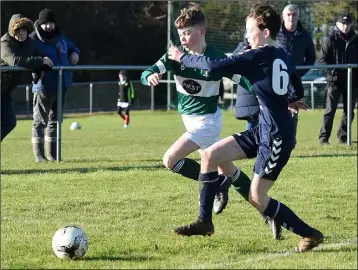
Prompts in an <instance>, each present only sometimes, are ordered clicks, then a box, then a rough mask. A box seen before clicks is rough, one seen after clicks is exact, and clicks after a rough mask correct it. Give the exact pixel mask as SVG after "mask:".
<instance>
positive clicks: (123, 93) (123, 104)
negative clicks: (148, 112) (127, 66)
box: [117, 70, 134, 128]
mask: <svg viewBox="0 0 358 270" xmlns="http://www.w3.org/2000/svg"><path fill="white" fill-rule="evenodd" d="M118 78H119V81H118V87H119V93H118V101H117V113H118V114H119V116H120V117H121V118H122V119H123V121H124V125H123V127H124V128H127V127H128V126H129V110H130V108H131V105H132V103H133V101H134V88H133V84H132V82H131V81H130V80H129V79H128V76H127V71H126V70H121V71H120V72H119V73H118ZM122 110H124V115H123V113H122Z"/></svg>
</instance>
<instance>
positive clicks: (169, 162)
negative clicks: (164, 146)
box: [163, 152, 177, 170]
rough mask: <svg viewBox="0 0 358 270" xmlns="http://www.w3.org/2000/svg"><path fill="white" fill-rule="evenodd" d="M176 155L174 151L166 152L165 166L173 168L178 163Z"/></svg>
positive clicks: (164, 157)
mask: <svg viewBox="0 0 358 270" xmlns="http://www.w3.org/2000/svg"><path fill="white" fill-rule="evenodd" d="M176 162H177V161H176V160H175V156H174V155H173V154H172V153H168V152H166V153H165V154H164V156H163V164H164V166H165V168H167V169H169V170H171V169H172V168H173V167H174V165H175V164H176Z"/></svg>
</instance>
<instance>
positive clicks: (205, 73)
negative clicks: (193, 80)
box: [203, 70, 209, 79]
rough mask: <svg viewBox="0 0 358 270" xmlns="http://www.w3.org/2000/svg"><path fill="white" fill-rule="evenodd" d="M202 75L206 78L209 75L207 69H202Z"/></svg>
mask: <svg viewBox="0 0 358 270" xmlns="http://www.w3.org/2000/svg"><path fill="white" fill-rule="evenodd" d="M203 76H204V77H205V79H207V78H208V77H209V71H207V70H204V71H203Z"/></svg>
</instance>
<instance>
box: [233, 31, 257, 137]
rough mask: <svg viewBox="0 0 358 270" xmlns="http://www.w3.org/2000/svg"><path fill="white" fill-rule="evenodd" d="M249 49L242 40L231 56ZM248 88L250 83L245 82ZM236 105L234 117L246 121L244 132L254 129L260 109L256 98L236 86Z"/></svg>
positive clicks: (246, 43)
mask: <svg viewBox="0 0 358 270" xmlns="http://www.w3.org/2000/svg"><path fill="white" fill-rule="evenodd" d="M249 49H250V45H249V43H248V41H247V38H245V39H244V41H243V42H240V43H239V45H238V47H237V48H236V49H235V51H234V53H233V55H237V54H241V53H243V52H245V51H246V50H249ZM246 84H247V85H248V86H247V87H246V88H248V87H251V86H250V83H249V82H248V81H247V83H246ZM236 94H237V98H236V103H235V117H236V119H239V120H246V130H249V129H250V128H255V127H256V126H257V124H258V122H259V113H260V107H259V102H258V100H257V97H256V96H255V95H253V94H252V93H250V92H249V91H247V89H245V88H244V87H242V86H241V85H240V84H238V85H237V88H236Z"/></svg>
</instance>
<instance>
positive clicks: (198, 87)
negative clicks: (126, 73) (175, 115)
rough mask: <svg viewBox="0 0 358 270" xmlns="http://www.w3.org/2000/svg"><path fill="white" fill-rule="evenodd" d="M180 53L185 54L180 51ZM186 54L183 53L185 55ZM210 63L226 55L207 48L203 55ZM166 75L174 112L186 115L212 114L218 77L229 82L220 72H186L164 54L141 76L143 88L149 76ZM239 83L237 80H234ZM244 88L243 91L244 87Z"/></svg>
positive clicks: (217, 94)
mask: <svg viewBox="0 0 358 270" xmlns="http://www.w3.org/2000/svg"><path fill="white" fill-rule="evenodd" d="M182 51H185V50H184V49H183V48H182ZM185 53H186V52H185ZM203 55H205V56H208V57H210V58H211V59H221V58H224V57H226V55H225V54H224V53H222V52H220V51H218V50H217V49H216V48H215V47H213V46H210V45H207V47H206V49H205V51H204V54H203ZM166 71H171V72H173V73H174V80H175V84H176V90H177V94H178V111H179V113H181V114H186V115H203V114H212V113H215V112H216V110H217V107H218V100H219V88H220V82H221V80H222V77H229V78H232V75H226V74H225V73H222V72H218V71H215V72H208V71H206V70H200V69H192V68H186V67H184V66H183V65H181V64H180V63H178V62H176V61H173V60H170V59H168V54H167V53H166V54H164V55H163V56H162V57H161V58H160V59H159V60H158V61H157V62H156V63H155V64H154V65H153V66H151V67H150V68H148V69H146V70H145V71H144V72H143V73H142V76H141V81H142V83H143V84H144V85H148V81H147V78H148V76H149V75H151V74H153V73H159V74H163V73H165V72H166ZM235 81H236V82H238V83H239V81H242V80H240V77H237V79H235ZM243 87H244V88H246V89H247V86H246V83H245V86H243Z"/></svg>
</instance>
